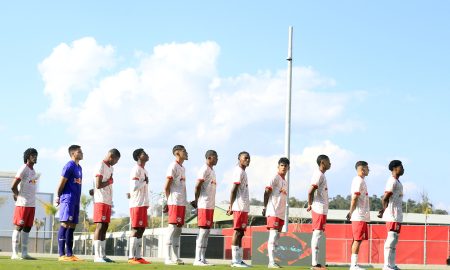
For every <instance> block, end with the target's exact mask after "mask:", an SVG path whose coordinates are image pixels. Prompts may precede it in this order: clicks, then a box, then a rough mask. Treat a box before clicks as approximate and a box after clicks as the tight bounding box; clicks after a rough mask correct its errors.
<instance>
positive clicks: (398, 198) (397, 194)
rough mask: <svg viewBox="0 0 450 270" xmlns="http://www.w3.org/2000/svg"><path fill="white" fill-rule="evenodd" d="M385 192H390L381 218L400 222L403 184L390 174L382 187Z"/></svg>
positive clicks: (401, 219) (401, 218)
mask: <svg viewBox="0 0 450 270" xmlns="http://www.w3.org/2000/svg"><path fill="white" fill-rule="evenodd" d="M384 192H385V193H392V195H391V197H390V198H389V204H388V207H387V208H386V210H385V211H384V213H383V220H384V221H387V222H402V221H403V185H402V183H401V182H400V181H399V180H398V179H395V178H394V177H393V176H391V177H390V178H389V179H388V181H387V183H386V188H385V189H384Z"/></svg>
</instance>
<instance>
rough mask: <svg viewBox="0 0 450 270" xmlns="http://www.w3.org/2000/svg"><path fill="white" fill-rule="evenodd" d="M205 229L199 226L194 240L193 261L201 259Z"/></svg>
mask: <svg viewBox="0 0 450 270" xmlns="http://www.w3.org/2000/svg"><path fill="white" fill-rule="evenodd" d="M205 231H206V230H205V229H204V228H200V229H199V230H198V235H197V240H196V241H195V261H201V260H202V250H203V242H204V237H205V233H206V232H205Z"/></svg>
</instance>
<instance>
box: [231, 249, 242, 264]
mask: <svg viewBox="0 0 450 270" xmlns="http://www.w3.org/2000/svg"><path fill="white" fill-rule="evenodd" d="M239 255H240V254H239V246H231V263H239V262H241V259H240V258H239Z"/></svg>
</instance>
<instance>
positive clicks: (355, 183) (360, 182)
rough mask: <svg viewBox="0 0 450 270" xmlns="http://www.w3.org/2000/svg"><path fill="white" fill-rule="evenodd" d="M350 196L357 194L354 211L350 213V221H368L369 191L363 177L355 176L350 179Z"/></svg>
mask: <svg viewBox="0 0 450 270" xmlns="http://www.w3.org/2000/svg"><path fill="white" fill-rule="evenodd" d="M351 194H352V196H354V195H358V196H359V197H358V200H357V201H356V208H355V211H353V213H352V217H351V219H350V220H351V221H365V222H369V221H370V205H369V193H368V192H367V184H366V181H365V180H364V178H362V177H360V176H355V177H354V178H353V180H352V187H351Z"/></svg>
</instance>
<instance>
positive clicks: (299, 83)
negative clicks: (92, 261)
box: [39, 38, 364, 197]
mask: <svg viewBox="0 0 450 270" xmlns="http://www.w3.org/2000/svg"><path fill="white" fill-rule="evenodd" d="M219 53H220V47H219V45H218V44H217V43H215V42H212V41H207V42H202V43H182V44H177V43H171V44H162V45H159V46H156V47H155V48H154V50H153V51H152V52H151V53H145V52H142V53H138V54H136V57H137V58H138V60H139V62H138V64H137V65H136V66H131V67H126V68H123V69H119V70H115V71H110V72H109V74H104V73H102V72H101V71H102V70H104V69H108V68H110V67H112V66H113V65H114V63H115V62H117V61H118V60H117V59H115V57H116V56H115V54H114V49H113V46H111V45H99V44H97V42H96V41H95V39H93V38H82V39H79V40H76V41H74V42H73V43H72V44H71V45H67V44H64V43H63V44H60V45H58V46H57V47H56V48H55V49H54V50H53V52H52V53H51V55H50V56H49V57H47V58H46V59H45V60H44V61H43V62H42V63H41V64H40V65H39V70H40V72H41V74H42V77H43V80H44V83H45V90H44V93H45V94H46V95H48V97H49V98H50V107H49V108H48V110H47V111H46V112H45V114H44V115H45V116H46V117H48V118H50V119H58V120H63V121H64V120H69V121H66V123H67V133H68V134H69V136H70V137H71V138H70V141H74V142H76V143H77V144H80V145H82V146H83V151H84V152H85V158H86V159H85V160H84V161H83V164H85V165H84V167H86V168H87V169H86V170H85V171H84V172H86V173H85V175H88V177H89V175H90V173H91V172H90V170H91V169H90V168H91V167H92V166H93V164H95V163H96V161H98V160H99V159H101V158H102V157H103V156H104V154H105V153H106V151H107V150H108V149H109V148H112V147H118V148H119V150H120V151H121V152H122V153H124V154H123V158H122V159H123V161H122V160H121V161H120V162H119V166H124V167H125V168H130V166H131V165H132V162H130V158H129V153H130V152H131V151H132V150H133V149H134V148H136V147H144V148H145V149H151V151H154V152H153V153H156V154H153V153H151V154H153V156H154V157H155V159H153V160H151V168H152V169H151V174H152V173H155V175H153V176H152V177H154V178H155V180H156V181H155V182H153V183H155V186H154V187H155V189H158V190H159V189H161V187H160V186H161V185H162V184H161V179H163V176H162V175H161V174H163V172H164V171H165V170H164V169H165V167H166V164H165V163H164V162H166V161H167V159H166V158H167V157H169V158H170V154H169V152H170V151H168V150H167V149H166V148H167V145H174V144H175V143H180V142H182V143H184V144H186V145H188V146H189V147H190V148H189V150H190V153H193V154H195V155H199V156H201V155H202V153H199V152H201V151H203V148H204V147H206V145H210V146H213V147H219V146H220V147H223V149H224V150H223V152H228V153H223V152H221V153H220V156H221V157H228V156H234V155H235V154H234V153H233V154H230V153H229V152H231V151H235V149H234V148H235V147H241V146H240V145H241V144H245V145H247V144H248V146H249V147H253V148H254V149H258V148H260V145H278V144H279V138H278V137H277V136H279V135H281V134H283V132H284V129H283V128H281V129H280V130H279V131H278V130H276V129H274V128H273V125H274V124H275V125H280V126H282V125H283V123H284V114H285V96H286V71H285V70H280V71H275V72H271V71H260V72H258V73H256V74H240V75H237V76H234V77H228V78H223V77H220V74H218V71H217V61H218V56H219ZM119 57H120V56H119ZM293 82H294V83H293V95H292V97H293V100H292V125H293V126H294V127H297V128H301V129H302V130H304V132H308V133H311V134H314V133H315V132H325V133H328V134H333V133H336V132H342V131H345V132H349V131H352V130H353V129H355V128H360V127H361V123H359V122H357V121H356V120H353V119H348V118H346V116H345V109H346V105H347V104H348V103H349V102H361V100H362V99H363V98H364V97H363V96H364V94H363V93H362V92H361V91H359V92H354V93H353V92H347V93H335V92H331V91H323V89H325V88H327V90H328V88H332V87H333V86H334V85H335V84H336V82H335V81H334V80H333V79H330V78H325V77H323V76H321V75H320V74H319V73H318V72H317V71H315V70H314V69H313V68H311V67H294V69H293ZM317 89H322V90H317ZM81 90H84V92H83V93H85V94H84V96H82V98H79V100H77V102H72V97H73V96H74V95H76V94H77V93H79V92H80V91H81ZM260 134H267V135H266V136H267V137H268V138H270V139H269V141H267V140H265V139H264V138H263V137H262V136H260ZM272 134H275V135H272ZM243 135H245V136H246V138H248V139H247V140H242V139H239V140H237V138H239V137H242V136H243ZM281 136H282V135H281ZM67 145H69V143H68V144H67ZM246 147H247V146H246ZM66 148H67V146H64V147H63V149H64V155H61V153H62V152H61V149H56V150H49V149H44V155H45V156H50V157H53V158H58V159H60V158H63V160H66V159H67V157H68V156H67V154H66V151H67V150H66ZM191 149H194V150H191ZM200 149H202V150H200ZM272 152H273V151H272ZM161 153H163V156H161ZM292 153H293V154H292V161H293V164H295V165H293V168H292V173H291V179H292V181H295V183H296V185H295V186H294V187H293V192H294V193H295V196H297V194H299V195H298V196H300V194H305V196H306V193H305V192H306V191H304V190H302V189H304V188H305V187H306V186H307V184H308V182H309V177H310V175H311V173H312V170H313V168H315V166H316V165H315V164H314V162H315V159H316V157H317V155H318V154H320V153H325V154H327V153H328V154H330V156H332V163H333V165H332V166H333V167H332V171H331V175H333V171H339V170H341V169H342V168H343V167H344V166H345V164H346V162H348V160H349V159H350V158H351V156H352V154H351V153H350V152H349V151H348V150H345V149H342V148H341V147H339V146H338V145H335V144H333V143H331V142H330V141H324V142H322V143H319V144H318V145H316V146H311V147H306V148H305V149H304V150H303V152H302V153H298V152H297V153H296V151H292ZM263 154H264V153H261V154H260V156H258V155H254V156H252V158H253V161H252V165H251V167H250V168H249V175H250V176H251V177H250V178H251V179H255V181H256V182H255V183H261V182H260V181H263V182H264V181H266V180H267V177H269V176H270V175H272V174H273V173H274V172H275V171H276V161H277V158H279V157H278V156H268V157H265V156H263ZM269 155H270V154H269ZM151 157H152V155H151ZM222 164H223V165H225V166H227V165H229V164H230V163H229V162H228V163H227V162H226V161H225V162H222V161H221V165H222ZM189 166H190V165H189ZM192 166H197V164H192ZM155 167H156V168H155ZM154 168H155V169H154ZM227 168H228V167H227ZM58 170H59V168H58ZM222 170H226V168H225V167H223V168H222ZM121 171H123V172H121ZM127 172H128V169H124V170H121V169H118V174H116V175H118V176H119V178H120V179H121V182H120V183H122V184H119V187H120V189H121V190H122V191H123V189H125V190H126V188H127V182H126V179H127V177H128V173H127ZM121 173H123V174H121ZM192 174H194V173H193V172H192ZM221 175H224V178H223V179H229V178H228V177H227V173H224V174H221ZM264 177H265V178H264ZM251 181H252V180H251ZM259 187H260V186H257V187H256V186H255V188H254V190H255V192H257V194H255V196H256V195H258V196H260V193H261V192H262V191H261V190H259ZM227 196H228V195H227ZM119 197H122V195H119Z"/></svg>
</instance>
